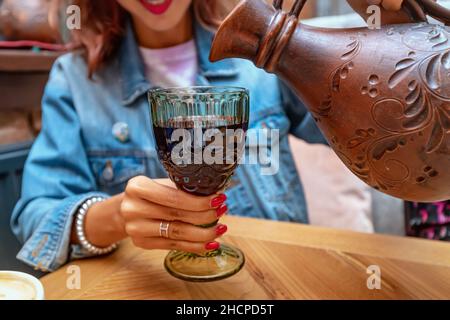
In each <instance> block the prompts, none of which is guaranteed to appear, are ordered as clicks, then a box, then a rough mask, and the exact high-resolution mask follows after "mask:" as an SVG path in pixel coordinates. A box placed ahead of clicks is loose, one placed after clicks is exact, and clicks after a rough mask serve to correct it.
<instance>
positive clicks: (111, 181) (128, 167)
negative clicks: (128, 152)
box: [89, 155, 146, 194]
mask: <svg viewBox="0 0 450 320" xmlns="http://www.w3.org/2000/svg"><path fill="white" fill-rule="evenodd" d="M89 161H90V164H91V168H92V171H93V173H94V176H95V179H96V182H97V185H98V187H99V189H100V190H101V191H103V192H106V193H109V194H116V193H120V192H122V191H123V190H124V189H125V186H126V183H127V182H128V180H130V179H131V178H133V177H136V176H139V175H144V174H145V173H146V168H145V158H143V157H136V156H123V155H121V156H109V155H108V156H90V157H89Z"/></svg>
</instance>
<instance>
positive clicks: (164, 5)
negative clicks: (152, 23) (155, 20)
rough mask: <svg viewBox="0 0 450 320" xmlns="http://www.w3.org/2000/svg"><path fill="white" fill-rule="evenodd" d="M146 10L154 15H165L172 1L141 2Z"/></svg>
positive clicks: (152, 0)
mask: <svg viewBox="0 0 450 320" xmlns="http://www.w3.org/2000/svg"><path fill="white" fill-rule="evenodd" d="M139 1H140V2H141V4H142V5H143V6H144V8H145V9H147V10H148V11H150V12H151V13H153V14H158V15H159V14H163V13H164V12H166V11H167V9H169V7H170V5H171V4H172V0H139Z"/></svg>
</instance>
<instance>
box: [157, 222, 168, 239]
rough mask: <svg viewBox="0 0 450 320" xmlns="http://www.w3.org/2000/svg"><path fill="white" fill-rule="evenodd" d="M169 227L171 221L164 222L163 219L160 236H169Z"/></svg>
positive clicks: (160, 225)
mask: <svg viewBox="0 0 450 320" xmlns="http://www.w3.org/2000/svg"><path fill="white" fill-rule="evenodd" d="M169 227H170V223H169V222H164V221H161V223H160V224H159V236H160V237H161V238H166V239H168V238H169Z"/></svg>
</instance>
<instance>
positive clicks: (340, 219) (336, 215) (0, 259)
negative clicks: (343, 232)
mask: <svg viewBox="0 0 450 320" xmlns="http://www.w3.org/2000/svg"><path fill="white" fill-rule="evenodd" d="M225 1H226V0H225ZM285 2H286V4H285V5H286V6H287V7H288V6H290V3H291V2H292V1H285ZM50 5H51V1H50V0H0V269H3V270H5V269H14V270H23V271H28V272H30V270H29V269H28V267H26V266H24V265H22V264H20V263H19V262H18V261H17V260H16V259H15V255H16V253H17V252H18V251H19V249H20V245H19V243H18V242H17V241H16V239H15V237H14V236H13V235H12V234H11V232H10V228H9V219H10V214H11V212H12V210H13V207H14V205H15V203H16V201H17V199H18V197H19V195H20V189H21V174H22V169H23V166H24V162H25V160H26V157H27V154H28V151H29V148H30V146H31V145H32V143H33V140H34V139H35V137H36V135H37V134H38V133H39V131H40V129H41V121H40V118H41V112H40V107H41V103H40V101H41V97H42V93H43V89H44V86H45V83H46V81H47V78H48V73H49V70H50V68H51V66H52V64H53V62H54V61H55V59H56V58H57V57H58V56H59V55H61V54H64V47H63V46H62V45H61V44H60V41H59V36H58V34H57V32H56V31H55V30H52V29H51V28H50V26H49V23H48V10H49V8H50ZM302 19H303V20H304V22H305V23H307V24H311V25H316V26H323V27H345V26H363V25H364V24H365V23H364V21H363V20H362V19H361V18H360V17H359V16H358V15H356V14H354V13H353V11H352V10H351V9H350V7H349V6H348V5H347V2H346V1H345V0H310V1H309V2H308V4H307V7H306V8H305V10H304V12H303V16H302ZM291 144H292V148H293V150H294V154H295V160H296V163H297V168H298V170H299V171H300V174H301V177H302V180H303V182H304V185H305V192H306V197H307V201H308V209H309V211H310V216H311V217H310V218H311V223H312V224H315V225H322V226H328V227H335V228H347V229H353V230H356V231H361V232H379V233H387V234H394V235H400V236H404V235H405V234H406V229H407V228H406V227H407V226H406V225H405V206H404V203H403V201H401V200H398V199H393V198H391V197H388V196H385V195H382V194H380V193H378V192H376V191H374V190H371V189H370V188H368V187H367V186H365V185H364V184H363V183H361V182H360V181H359V180H357V179H356V178H355V177H353V175H351V174H350V173H349V172H348V171H347V169H346V168H345V167H344V166H343V165H342V164H341V163H340V161H339V160H338V159H337V157H336V156H335V155H334V153H333V152H332V151H331V149H329V148H328V147H326V146H322V145H320V146H319V145H308V144H307V143H305V142H303V141H301V140H299V139H296V138H292V139H291ZM319 172H320V173H321V174H320V177H321V179H320V181H318V179H317V176H318V174H319ZM324 173H325V174H324ZM42 188H45V186H42ZM318 190H320V191H321V192H320V193H319V192H318ZM324 191H325V192H324ZM317 194H326V195H328V198H329V199H326V201H324V199H318V197H317Z"/></svg>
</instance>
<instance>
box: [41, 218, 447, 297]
mask: <svg viewBox="0 0 450 320" xmlns="http://www.w3.org/2000/svg"><path fill="white" fill-rule="evenodd" d="M223 222H224V223H226V224H227V225H228V226H229V235H228V236H226V237H225V238H224V241H226V242H230V243H233V244H235V245H237V246H239V248H241V249H242V250H243V251H244V253H245V255H246V264H245V266H244V268H243V269H242V270H241V271H240V272H239V273H238V274H237V275H235V276H233V277H231V278H228V279H226V280H222V281H218V282H211V283H190V282H184V281H181V280H178V279H176V278H173V277H172V276H170V275H169V274H168V273H167V272H166V271H165V270H164V267H163V260H164V257H165V255H166V251H160V250H151V251H145V250H141V249H137V248H136V247H134V246H133V245H132V244H131V242H129V241H125V242H124V243H123V244H122V245H121V247H120V248H119V250H118V251H117V252H116V253H114V254H113V255H111V256H108V257H103V258H94V259H86V260H79V261H75V262H73V263H71V264H70V265H68V266H67V267H63V268H61V269H60V270H58V271H57V272H55V273H53V274H49V275H47V276H45V277H43V278H42V279H41V280H42V282H43V284H44V287H45V295H46V298H47V299H339V298H347V299H449V298H450V244H449V243H445V242H437V241H429V240H421V239H415V238H414V239H413V238H400V237H389V236H380V235H370V234H363V233H356V232H347V231H339V230H333V229H326V228H318V227H312V226H306V225H300V224H294V223H282V222H274V221H267V220H256V219H250V218H236V217H226V218H225V219H224V220H223ZM371 265H377V266H379V268H380V271H381V289H380V290H369V289H368V287H367V280H368V278H369V276H370V275H369V274H368V273H367V268H368V267H369V266H371ZM70 266H77V267H79V269H78V268H76V269H73V268H69V267H70ZM73 270H79V271H80V276H81V288H80V289H78V290H70V289H68V288H67V285H66V284H67V283H69V284H70V283H72V282H71V279H72V278H69V277H71V276H72V275H73V272H74V271H73Z"/></svg>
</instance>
